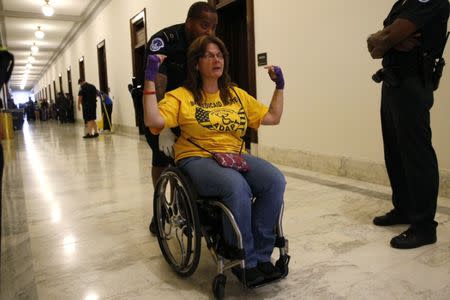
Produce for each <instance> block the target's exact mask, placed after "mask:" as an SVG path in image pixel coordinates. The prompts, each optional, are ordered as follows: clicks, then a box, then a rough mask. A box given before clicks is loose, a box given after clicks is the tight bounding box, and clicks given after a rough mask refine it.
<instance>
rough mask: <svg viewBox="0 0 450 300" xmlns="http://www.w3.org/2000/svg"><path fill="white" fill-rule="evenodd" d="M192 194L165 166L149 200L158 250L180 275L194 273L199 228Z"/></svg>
mask: <svg viewBox="0 0 450 300" xmlns="http://www.w3.org/2000/svg"><path fill="white" fill-rule="evenodd" d="M196 199H197V198H196V195H195V193H194V192H193V191H192V189H191V187H190V183H189V181H188V180H187V178H186V177H185V176H184V175H183V174H182V173H181V171H180V170H179V169H177V168H168V169H166V170H165V171H164V172H163V173H162V174H161V177H160V178H159V180H158V182H157V184H156V188H155V194H154V199H153V209H154V210H153V211H154V218H155V221H156V225H157V227H158V234H157V238H158V243H159V247H160V248H161V252H162V254H163V256H164V258H165V259H166V261H167V262H168V263H169V265H170V266H171V267H172V269H173V270H174V271H175V272H176V273H177V274H178V275H180V276H182V277H188V276H190V275H192V273H194V272H195V270H196V269H197V266H198V262H199V260H200V251H201V230H200V220H199V217H198V211H197V206H196V203H195V201H196Z"/></svg>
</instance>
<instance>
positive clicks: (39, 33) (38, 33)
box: [34, 26, 45, 40]
mask: <svg viewBox="0 0 450 300" xmlns="http://www.w3.org/2000/svg"><path fill="white" fill-rule="evenodd" d="M37 28H38V29H37V30H36V31H35V32H34V36H35V37H36V38H38V39H40V40H42V39H43V38H44V36H45V33H44V32H43V31H42V30H41V26H38V27H37Z"/></svg>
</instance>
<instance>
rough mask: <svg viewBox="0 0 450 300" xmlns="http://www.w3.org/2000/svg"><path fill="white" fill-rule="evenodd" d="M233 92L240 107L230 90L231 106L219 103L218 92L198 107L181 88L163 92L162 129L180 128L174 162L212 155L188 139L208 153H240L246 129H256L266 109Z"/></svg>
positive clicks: (240, 92)
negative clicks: (163, 124)
mask: <svg viewBox="0 0 450 300" xmlns="http://www.w3.org/2000/svg"><path fill="white" fill-rule="evenodd" d="M233 89H234V90H235V91H236V93H237V94H238V95H239V98H240V99H241V102H242V105H241V103H240V102H239V100H238V99H237V98H236V94H235V93H234V92H233V91H230V92H231V97H232V100H231V104H230V105H226V106H224V104H223V103H222V101H221V100H220V93H219V91H218V92H217V93H214V94H205V97H206V100H205V101H204V102H203V103H202V104H201V106H199V105H197V104H195V101H194V97H193V95H192V93H191V92H190V91H189V90H187V89H186V88H184V87H180V88H177V89H175V90H173V91H170V92H168V93H166V95H165V97H164V99H162V100H161V101H160V102H159V103H158V107H159V111H160V113H161V115H162V116H163V118H164V121H165V128H173V127H177V126H180V129H181V136H180V137H179V138H178V139H177V141H176V143H175V145H174V150H175V161H178V160H180V159H183V158H186V157H191V156H200V157H210V156H211V154H210V153H208V152H207V151H205V150H203V149H201V148H199V147H198V146H196V145H194V144H192V143H191V142H189V141H188V139H190V140H192V141H193V142H194V143H196V144H198V145H200V146H201V147H203V148H205V149H207V150H208V151H210V152H232V153H239V151H240V149H241V146H242V137H243V136H244V134H245V131H246V129H247V127H251V128H258V127H259V126H260V125H261V122H262V119H263V118H264V116H265V115H266V113H267V112H268V110H269V108H268V107H267V106H266V105H264V104H262V103H261V102H258V101H257V100H256V99H255V98H253V97H252V96H250V95H249V94H248V93H247V92H246V91H244V90H242V89H240V88H238V87H233ZM151 131H152V132H153V133H154V134H157V133H159V131H160V130H158V129H155V128H152V129H151ZM243 148H245V147H243ZM244 151H245V149H244ZM244 151H243V152H244Z"/></svg>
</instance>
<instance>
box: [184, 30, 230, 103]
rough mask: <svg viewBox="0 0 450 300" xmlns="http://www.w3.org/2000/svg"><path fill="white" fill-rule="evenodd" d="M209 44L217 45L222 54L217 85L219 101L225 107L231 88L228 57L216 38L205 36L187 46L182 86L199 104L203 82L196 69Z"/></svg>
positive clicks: (201, 97)
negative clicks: (221, 71)
mask: <svg viewBox="0 0 450 300" xmlns="http://www.w3.org/2000/svg"><path fill="white" fill-rule="evenodd" d="M209 44H215V45H217V47H219V49H220V51H221V52H222V54H223V59H224V61H223V73H222V76H220V78H219V79H218V85H219V90H220V99H221V100H222V102H223V103H224V104H225V105H227V104H230V99H231V93H230V88H231V86H232V83H231V78H230V75H228V63H229V61H230V57H229V53H228V50H227V48H226V47H225V44H224V43H223V42H222V41H221V40H220V39H219V38H218V37H215V36H207V35H205V36H201V37H199V38H197V39H196V40H195V41H194V42H192V44H191V45H190V46H189V49H188V52H187V78H186V82H185V84H184V86H185V87H186V88H187V89H188V90H189V91H190V92H191V93H192V94H193V95H194V101H195V103H197V104H200V103H201V102H202V100H203V91H202V85H203V82H202V77H201V75H200V73H199V71H198V70H197V68H196V67H197V64H198V61H199V60H200V57H202V56H203V55H204V54H205V52H206V47H207V46H208V45H209Z"/></svg>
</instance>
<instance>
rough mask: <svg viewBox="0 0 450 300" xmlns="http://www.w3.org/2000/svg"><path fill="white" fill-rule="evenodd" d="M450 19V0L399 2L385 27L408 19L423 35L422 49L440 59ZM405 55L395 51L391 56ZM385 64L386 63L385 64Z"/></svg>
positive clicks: (409, 0) (391, 52) (410, 0)
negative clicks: (449, 0) (399, 20)
mask: <svg viewBox="0 0 450 300" xmlns="http://www.w3.org/2000/svg"><path fill="white" fill-rule="evenodd" d="M448 17H449V2H448V0H399V1H397V2H396V3H395V4H394V6H393V7H392V10H391V12H390V13H389V15H388V17H387V18H386V20H384V23H383V24H384V26H385V27H386V26H388V25H391V24H392V23H393V22H394V21H395V20H396V19H407V20H409V21H411V22H412V23H414V24H415V25H416V27H417V32H418V33H421V38H420V42H421V49H422V51H423V52H426V53H428V54H430V55H431V56H433V57H434V58H438V57H439V56H440V55H441V53H442V50H443V47H444V43H445V35H446V32H447V20H448ZM396 54H397V55H398V54H400V55H402V54H403V55H405V53H404V52H398V51H396V50H394V49H392V50H391V51H389V52H388V53H387V56H389V55H394V56H395V55H396ZM383 63H384V62H383Z"/></svg>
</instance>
